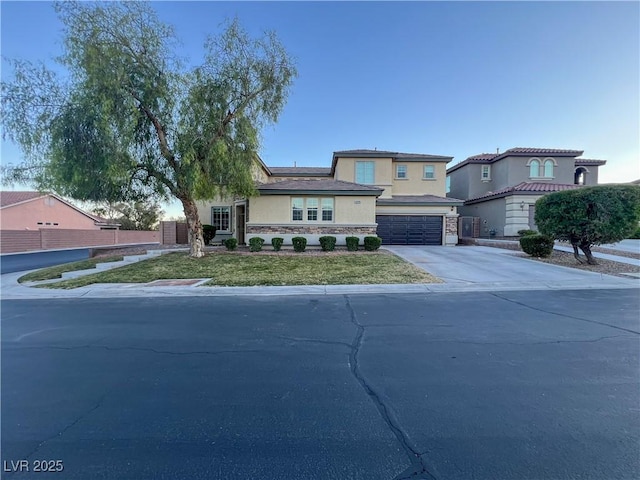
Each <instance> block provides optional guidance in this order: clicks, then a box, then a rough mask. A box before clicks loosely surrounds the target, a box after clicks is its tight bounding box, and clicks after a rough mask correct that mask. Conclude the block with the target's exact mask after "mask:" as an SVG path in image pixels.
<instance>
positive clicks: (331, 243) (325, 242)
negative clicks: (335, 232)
mask: <svg viewBox="0 0 640 480" xmlns="http://www.w3.org/2000/svg"><path fill="white" fill-rule="evenodd" d="M320 247H321V248H322V251H323V252H333V251H334V250H335V248H336V237H332V236H330V235H326V236H324V237H320Z"/></svg>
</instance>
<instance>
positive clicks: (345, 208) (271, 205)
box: [248, 195, 376, 225]
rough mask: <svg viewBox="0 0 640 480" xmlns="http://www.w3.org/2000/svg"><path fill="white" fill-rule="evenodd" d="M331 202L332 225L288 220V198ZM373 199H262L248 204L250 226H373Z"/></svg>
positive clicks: (315, 196)
mask: <svg viewBox="0 0 640 480" xmlns="http://www.w3.org/2000/svg"><path fill="white" fill-rule="evenodd" d="M292 197H301V198H327V197H331V198H333V199H334V222H306V221H302V222H293V221H292V220H291V198H292ZM375 209H376V206H375V196H373V195H367V196H364V195H363V196H346V195H345V196H333V195H326V196H319V195H263V196H260V197H252V198H251V199H250V200H249V221H248V223H249V224H260V225H267V224H280V225H289V224H290V225H301V224H307V223H311V224H327V223H333V224H348V225H358V224H372V223H375Z"/></svg>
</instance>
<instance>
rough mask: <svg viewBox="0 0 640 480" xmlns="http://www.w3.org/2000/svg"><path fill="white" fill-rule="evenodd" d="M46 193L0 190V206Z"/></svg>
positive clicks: (13, 203)
mask: <svg viewBox="0 0 640 480" xmlns="http://www.w3.org/2000/svg"><path fill="white" fill-rule="evenodd" d="M45 195H47V194H46V193H42V192H24V191H23V192H0V208H2V207H8V206H9V205H15V204H16V203H22V202H26V201H27V200H33V199H34V198H40V197H44V196H45Z"/></svg>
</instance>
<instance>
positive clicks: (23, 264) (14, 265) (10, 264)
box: [0, 248, 90, 273]
mask: <svg viewBox="0 0 640 480" xmlns="http://www.w3.org/2000/svg"><path fill="white" fill-rule="evenodd" d="M89 254H90V249H89V248H73V249H67V250H45V251H38V252H27V253H11V254H8V255H2V256H1V257H0V273H13V272H22V271H24V270H33V269H36V268H45V267H51V266H53V265H60V264H63V263H69V262H77V261H79V260H86V259H87V258H89Z"/></svg>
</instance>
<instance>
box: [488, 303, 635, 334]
mask: <svg viewBox="0 0 640 480" xmlns="http://www.w3.org/2000/svg"><path fill="white" fill-rule="evenodd" d="M490 295H493V296H494V297H497V298H500V299H502V300H505V301H507V302H511V303H515V304H516V305H520V306H523V307H526V308H530V309H531V310H535V311H537V312H542V313H548V314H550V315H556V316H558V317H565V318H572V319H573V320H580V321H582V322H587V323H595V324H597V325H602V326H605V327H611V328H615V329H616V330H622V331H623V332H629V333H635V334H636V335H640V332H637V331H636V330H631V329H629V328H624V327H618V326H616V325H611V324H609V323H605V322H598V321H597V320H589V319H588V318H582V317H576V316H574V315H568V314H566V313H558V312H552V311H549V310H545V309H544V308H538V307H534V306H531V305H528V304H526V303H523V302H518V301H517V300H512V299H510V298H507V297H503V296H502V295H498V294H497V293H493V292H490Z"/></svg>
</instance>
